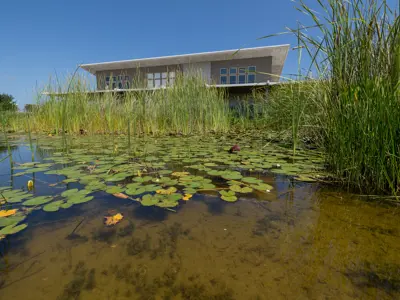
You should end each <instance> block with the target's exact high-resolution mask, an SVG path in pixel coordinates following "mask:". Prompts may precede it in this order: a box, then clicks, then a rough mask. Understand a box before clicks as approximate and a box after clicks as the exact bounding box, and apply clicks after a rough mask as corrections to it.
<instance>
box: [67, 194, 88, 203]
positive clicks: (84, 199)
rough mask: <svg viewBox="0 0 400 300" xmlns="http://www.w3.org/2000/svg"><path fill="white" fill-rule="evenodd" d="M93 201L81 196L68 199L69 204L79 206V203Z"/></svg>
mask: <svg viewBox="0 0 400 300" xmlns="http://www.w3.org/2000/svg"><path fill="white" fill-rule="evenodd" d="M91 200H93V196H89V197H84V196H82V195H77V196H71V197H69V198H68V203H71V204H81V203H86V202H89V201H91Z"/></svg>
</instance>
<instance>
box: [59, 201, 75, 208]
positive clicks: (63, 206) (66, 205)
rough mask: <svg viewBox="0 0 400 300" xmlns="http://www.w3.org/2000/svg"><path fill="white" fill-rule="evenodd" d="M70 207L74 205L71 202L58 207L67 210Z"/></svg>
mask: <svg viewBox="0 0 400 300" xmlns="http://www.w3.org/2000/svg"><path fill="white" fill-rule="evenodd" d="M72 205H74V204H73V203H71V202H65V203H63V204H61V205H60V207H61V208H63V209H67V208H70V207H71V206H72Z"/></svg>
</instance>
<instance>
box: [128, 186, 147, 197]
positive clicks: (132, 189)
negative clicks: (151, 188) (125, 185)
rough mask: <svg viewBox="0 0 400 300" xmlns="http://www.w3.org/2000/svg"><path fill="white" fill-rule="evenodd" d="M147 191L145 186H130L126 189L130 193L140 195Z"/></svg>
mask: <svg viewBox="0 0 400 300" xmlns="http://www.w3.org/2000/svg"><path fill="white" fill-rule="evenodd" d="M145 192H146V188H145V187H138V188H137V189H134V188H130V189H127V190H126V191H125V193H127V194H128V195H140V194H143V193H145Z"/></svg>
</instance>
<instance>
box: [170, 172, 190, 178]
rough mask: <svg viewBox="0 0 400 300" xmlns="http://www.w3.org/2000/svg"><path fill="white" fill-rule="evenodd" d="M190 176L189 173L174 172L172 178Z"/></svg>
mask: <svg viewBox="0 0 400 300" xmlns="http://www.w3.org/2000/svg"><path fill="white" fill-rule="evenodd" d="M188 175H190V173H189V172H174V173H172V174H171V176H175V177H184V176H188Z"/></svg>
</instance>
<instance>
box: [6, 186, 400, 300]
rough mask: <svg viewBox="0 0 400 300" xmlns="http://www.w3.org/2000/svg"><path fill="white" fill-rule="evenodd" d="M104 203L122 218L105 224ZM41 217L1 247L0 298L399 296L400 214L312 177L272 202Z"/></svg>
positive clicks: (95, 206)
mask: <svg viewBox="0 0 400 300" xmlns="http://www.w3.org/2000/svg"><path fill="white" fill-rule="evenodd" d="M110 210H111V211H113V210H115V211H118V212H121V213H122V214H123V215H124V220H123V221H122V222H120V223H119V224H117V225H115V226H113V227H106V226H105V225H104V224H103V215H105V214H107V212H110ZM44 215H45V213H44V212H43V211H40V212H35V213H34V214H33V215H32V216H31V219H32V220H31V222H30V224H31V226H30V227H29V228H28V229H26V231H24V232H21V233H20V234H19V235H17V236H13V237H12V238H10V239H9V240H8V243H7V244H5V243H3V244H2V252H3V253H5V254H4V255H3V256H2V258H1V259H2V261H1V282H0V284H1V285H0V299H398V298H399V297H400V281H399V279H400V274H399V267H400V266H399V258H400V257H399V253H400V237H399V231H398V215H396V214H393V212H392V210H391V209H389V208H387V209H386V208H382V207H379V206H375V205H371V204H365V203H362V202H359V201H357V200H352V201H345V200H341V199H340V198H339V197H338V195H337V194H335V195H327V194H324V193H318V192H317V193H316V192H315V191H314V190H313V189H312V187H311V186H308V187H307V186H306V187H302V188H299V189H297V190H294V191H292V192H290V193H288V194H286V195H285V196H282V197H280V198H279V199H276V201H273V202H268V203H265V202H263V203H258V202H257V201H252V200H251V199H248V200H242V201H238V202H236V203H232V204H231V203H224V202H221V201H220V199H218V198H217V197H216V196H212V195H201V196H198V197H196V199H193V200H192V201H188V202H187V203H185V204H184V205H183V207H182V208H181V209H180V210H179V212H178V213H173V212H168V211H165V210H161V209H159V208H155V207H143V206H140V205H139V204H135V203H132V204H126V202H124V201H123V200H120V199H103V201H101V200H100V201H96V202H89V203H87V204H83V205H82V206H80V207H77V208H73V211H72V212H71V211H68V212H65V213H59V214H58V215H57V218H54V220H52V219H51V218H49V217H47V218H45V221H44V220H43V219H44ZM53 216H54V215H53ZM78 225H79V226H78ZM77 226H78V227H77ZM74 229H76V230H75V231H74Z"/></svg>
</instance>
